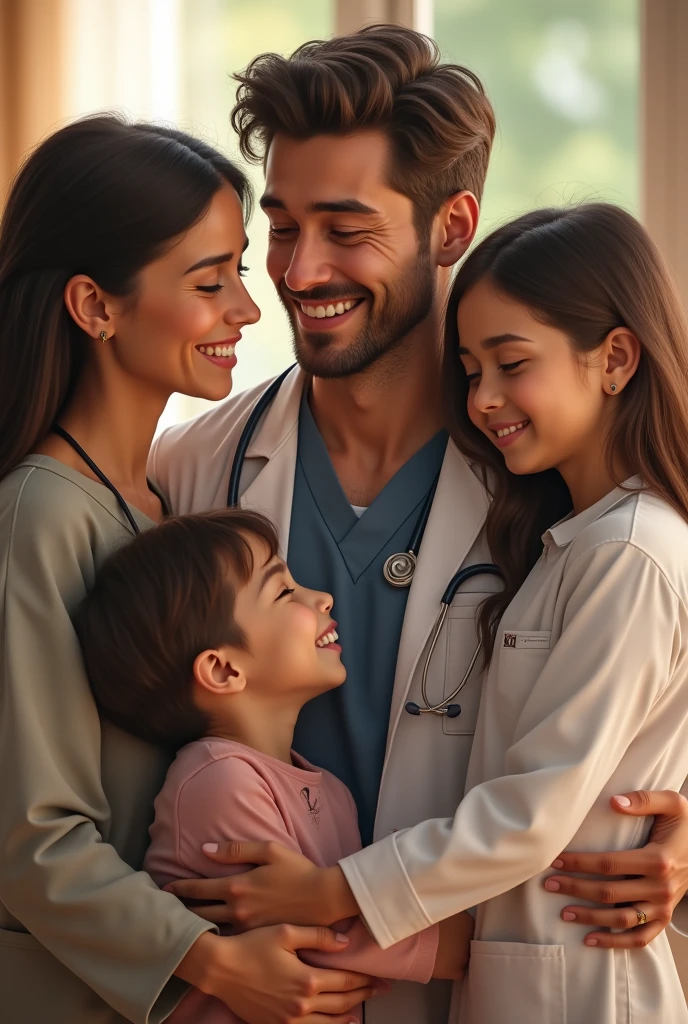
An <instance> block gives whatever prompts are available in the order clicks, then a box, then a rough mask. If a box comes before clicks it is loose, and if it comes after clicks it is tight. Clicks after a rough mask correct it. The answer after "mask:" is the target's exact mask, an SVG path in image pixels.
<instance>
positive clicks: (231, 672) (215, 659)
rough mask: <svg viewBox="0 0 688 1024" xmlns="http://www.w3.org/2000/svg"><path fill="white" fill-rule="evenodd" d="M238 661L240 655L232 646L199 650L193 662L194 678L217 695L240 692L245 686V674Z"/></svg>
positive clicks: (205, 688)
mask: <svg viewBox="0 0 688 1024" xmlns="http://www.w3.org/2000/svg"><path fill="white" fill-rule="evenodd" d="M240 662H241V657H240V655H239V654H238V652H237V651H236V649H235V648H233V647H218V648H216V649H214V650H207V651H201V653H200V654H199V655H197V657H196V659H195V661H194V663H193V674H194V680H195V681H196V684H197V685H198V686H201V687H202V688H203V689H204V690H206V691H207V692H208V693H211V694H214V695H215V696H218V697H221V696H223V695H225V694H231V693H241V691H242V690H244V689H245V687H246V675H245V672H244V670H243V668H242V666H241V664H240Z"/></svg>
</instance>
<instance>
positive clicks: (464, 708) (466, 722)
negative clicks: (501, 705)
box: [432, 594, 488, 736]
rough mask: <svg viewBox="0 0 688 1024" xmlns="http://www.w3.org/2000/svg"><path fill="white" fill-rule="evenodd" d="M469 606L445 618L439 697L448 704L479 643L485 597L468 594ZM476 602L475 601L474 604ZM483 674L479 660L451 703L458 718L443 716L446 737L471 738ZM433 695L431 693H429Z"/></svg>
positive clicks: (475, 720) (456, 610) (459, 607)
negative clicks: (458, 708)
mask: <svg viewBox="0 0 688 1024" xmlns="http://www.w3.org/2000/svg"><path fill="white" fill-rule="evenodd" d="M470 596H471V598H473V600H472V601H471V603H470V604H462V605H452V607H451V608H450V610H449V615H448V618H447V626H446V629H447V648H446V661H445V666H444V686H443V690H442V696H443V699H444V700H447V699H448V698H449V696H450V694H452V693H453V692H454V690H455V689H456V687H457V686H458V685H459V683H460V682H461V680H462V679H463V677H464V674H465V673H466V671H467V670H468V666H469V665H470V663H471V660H472V658H473V655H474V654H475V649H476V646H477V643H478V613H479V611H480V604H481V602H482V599H483V598H485V597H487V596H488V595H487V594H471V595H470ZM476 598H477V601H476ZM482 679H483V673H482V671H481V660H480V657H479V658H478V661H477V663H476V664H475V665H474V666H473V669H472V671H471V674H470V675H469V677H468V679H467V680H466V683H465V685H464V686H463V687H462V689H461V691H460V692H459V693H458V694H457V695H456V697H455V698H453V699H452V704H458V705H459V707H460V708H461V714H460V715H457V717H456V718H447V716H446V715H443V716H442V730H443V732H444V733H445V734H446V735H448V736H472V735H473V733H474V732H475V725H476V722H477V720H478V708H479V707H480V693H481V689H482ZM432 692H433V693H434V692H435V691H434V690H433V691H432Z"/></svg>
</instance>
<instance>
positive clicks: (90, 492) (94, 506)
mask: <svg viewBox="0 0 688 1024" xmlns="http://www.w3.org/2000/svg"><path fill="white" fill-rule="evenodd" d="M98 490H99V486H98V485H97V484H95V483H92V482H91V481H90V480H88V479H87V478H86V477H84V476H82V475H81V474H79V473H77V472H76V471H75V470H72V469H70V468H69V467H67V466H63V465H62V463H60V462H58V461H57V460H56V459H52V458H50V457H48V456H45V455H30V456H28V457H27V458H26V459H24V460H23V461H22V462H21V463H20V464H19V465H18V466H17V467H16V468H15V469H13V470H12V471H11V472H10V473H8V474H7V476H5V477H4V478H3V479H2V480H1V481H0V548H7V546H8V545H15V544H17V543H19V544H21V543H22V541H24V540H26V541H27V542H29V543H30V544H31V545H32V546H33V547H35V548H37V549H42V550H43V551H44V552H45V550H46V544H47V542H49V541H50V540H51V539H54V542H55V544H56V545H66V546H67V547H80V546H82V545H86V546H87V547H89V548H91V547H92V545H93V543H94V539H95V534H94V526H95V525H98V526H99V527H100V529H98V531H97V533H98V535H101V534H103V533H104V532H105V533H109V532H110V531H112V532H113V535H114V532H115V531H117V533H118V534H119V533H120V532H121V530H122V526H121V524H120V523H119V522H118V519H117V516H116V515H115V514H114V513H113V510H112V509H110V508H108V504H107V499H108V498H109V494H108V495H102V496H101V495H99V493H98Z"/></svg>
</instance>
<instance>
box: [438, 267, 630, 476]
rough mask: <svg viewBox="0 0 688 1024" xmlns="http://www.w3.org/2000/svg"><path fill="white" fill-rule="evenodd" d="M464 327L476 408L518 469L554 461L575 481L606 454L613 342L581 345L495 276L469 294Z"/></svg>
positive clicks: (475, 419)
mask: <svg viewBox="0 0 688 1024" xmlns="http://www.w3.org/2000/svg"><path fill="white" fill-rule="evenodd" d="M458 329H459V337H460V339H461V340H460V344H461V348H460V349H459V353H460V355H461V361H462V363H463V366H464V369H465V371H466V375H467V377H468V380H469V394H468V415H469V417H470V419H471V422H472V423H473V424H474V425H475V426H476V427H478V429H479V430H481V431H482V432H483V433H484V434H485V436H486V437H488V438H489V439H490V441H491V442H492V443H493V444H494V445H495V446H496V447H497V448H499V449H500V451H501V452H502V453H503V455H504V459H505V462H506V465H507V468H508V469H509V470H510V471H511V472H512V473H517V474H526V473H538V472H540V471H542V470H545V469H553V468H554V469H558V470H559V471H560V472H561V474H562V476H563V477H564V479H565V480H567V482H568V480H569V479H570V478H571V476H572V475H574V476H575V475H576V472H575V467H576V466H577V464H578V462H579V460H580V459H581V458H583V459H589V458H590V457H591V456H593V453H595V454H596V455H597V456H598V457H599V455H600V454H601V453H602V450H603V444H604V437H605V434H606V428H607V426H608V423H607V420H608V418H609V416H610V413H611V409H610V398H609V397H608V396H609V395H610V394H612V392H611V391H610V388H611V386H612V384H613V379H614V377H613V372H612V371H611V370H610V366H609V361H608V358H607V357H606V355H605V352H604V351H603V350H604V349H605V347H606V343H605V345H602V346H600V349H599V350H595V351H593V352H588V353H585V354H582V353H579V352H577V351H576V350H575V349H574V348H573V347H572V345H571V343H570V342H569V340H568V338H567V336H566V335H565V334H564V333H562V332H561V331H559V330H557V329H556V328H554V327H550V326H547V325H546V324H543V323H541V322H540V321H539V320H537V319H536V318H535V317H534V316H533V314H532V313H531V312H530V311H529V309H528V308H527V307H525V306H523V305H521V304H520V303H519V302H517V301H516V300H515V299H511V298H509V297H508V296H506V295H504V294H502V293H501V292H499V291H498V290H497V289H496V288H495V287H494V285H493V284H491V282H489V281H488V280H482V281H480V282H479V283H478V284H477V285H475V286H474V287H473V288H472V289H471V290H470V291H469V292H468V293H467V294H466V296H465V297H464V298H463V299H462V301H461V303H460V304H459V310H458Z"/></svg>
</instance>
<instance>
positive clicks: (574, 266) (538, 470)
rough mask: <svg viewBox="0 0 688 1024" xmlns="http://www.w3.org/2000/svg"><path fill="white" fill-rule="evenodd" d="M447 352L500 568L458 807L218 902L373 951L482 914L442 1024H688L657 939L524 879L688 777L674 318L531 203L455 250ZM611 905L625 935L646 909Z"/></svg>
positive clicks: (572, 220) (682, 396)
mask: <svg viewBox="0 0 688 1024" xmlns="http://www.w3.org/2000/svg"><path fill="white" fill-rule="evenodd" d="M445 358H446V364H445V376H446V382H447V387H448V388H449V392H450V403H451V406H452V410H453V414H454V428H453V433H454V436H455V438H456V441H457V444H458V445H459V446H460V447H461V448H462V450H463V452H464V454H466V455H467V456H468V457H469V458H470V459H471V460H472V461H473V463H474V465H475V468H476V470H477V471H478V472H480V473H481V474H482V475H483V476H484V479H485V482H486V484H487V485H488V487H489V489H490V491H491V493H492V496H493V501H492V505H491V508H490V511H489V517H488V539H489V542H490V546H491V551H492V554H493V556H494V559H495V561H496V562H497V563H498V564H500V565H501V567H502V570H503V572H504V577H505V586H504V590H503V592H502V593H501V594H498V595H495V596H494V597H492V598H489V599H488V600H487V602H486V603H485V605H484V607H483V608H482V611H481V615H480V622H479V627H480V633H481V636H482V639H483V644H484V652H485V657H486V660H487V662H488V663H489V668H488V671H487V677H486V682H485V684H484V691H483V697H482V702H481V709H480V715H479V720H478V725H477V730H476V736H475V741H474V745H473V751H472V758H471V766H470V769H469V780H468V787H467V793H466V796H465V798H464V800H463V801H462V803H461V804H460V805H459V808H458V810H457V812H456V815H455V817H454V818H453V819H444V820H441V819H436V820H432V821H426V822H423V823H422V824H420V825H417V826H416V827H414V828H411V829H407V830H406V831H405V832H400V833H398V834H396V835H393V836H389V837H387V838H386V839H383V840H381V841H380V842H378V843H375V844H373V845H372V846H370V847H368V848H367V849H365V850H362V851H361V852H359V853H356V854H354V855H352V856H350V857H348V858H346V859H345V860H343V861H342V862H341V864H340V866H338V867H335V868H329V869H320V870H314V869H313V867H312V865H311V866H310V867H306V866H305V865H303V864H298V865H297V864H296V863H295V861H293V860H292V864H291V867H290V873H291V878H290V879H289V880H288V886H287V883H286V882H284V879H285V878H286V875H287V869H286V865H285V866H284V868H283V869H281V877H282V879H283V883H282V888H283V890H284V891H283V898H282V899H278V898H276V891H275V890H276V888H277V886H276V885H275V886H273V887H272V890H271V891H268V886H267V882H264V883H263V885H262V891H260V892H259V891H258V887H259V875H260V871H261V870H263V871H264V872H268V871H273V872H274V871H276V869H275V868H270V867H267V868H265V869H258V871H257V872H254V878H250V877H247V878H246V880H244V877H243V876H242V877H241V878H239V879H237V880H234V882H233V888H234V895H235V898H236V905H237V906H241V909H242V912H243V918H242V919H243V920H246V919H249V920H254V921H255V920H258V921H259V922H260V921H262V922H263V923H264V922H265V920H266V919H267V920H269V917H267V916H266V915H265V913H264V912H258V911H256V912H252V913H248V910H249V905H250V904H251V901H253V903H254V905H255V906H256V907H258V906H259V905H261V906H262V904H263V903H264V901H265V900H266V899H267V898H268V897H269V898H270V899H271V901H272V903H271V906H272V909H273V910H274V912H275V913H276V914H280V915H282V914H284V913H285V911H286V910H287V909H288V906H297V907H301V908H305V909H304V912H302V913H301V915H300V917H299V918H298V920H307V921H316V920H318V921H322V922H323V923H325V922H327V921H332V920H337V919H338V918H342V917H344V916H346V915H347V914H352V913H356V912H357V911H358V912H359V913H361V914H362V915H363V917H364V918H365V920H366V923H367V924H368V926H369V928H370V930H371V931H372V933H373V935H374V936H375V938H376V939H377V940H378V942H379V943H380V944H381V945H382V946H383V947H384V946H387V945H390V944H392V943H394V942H397V941H399V940H401V939H403V938H405V937H406V936H407V935H408V934H410V933H411V932H412V931H414V930H420V929H421V928H423V927H427V925H428V924H429V923H432V922H436V921H438V920H441V919H443V918H444V917H445V916H447V915H449V914H455V913H456V912H458V911H460V910H462V909H464V908H466V907H469V906H470V905H471V904H473V903H479V904H480V906H479V907H478V911H477V920H476V941H474V942H473V943H472V949H471V960H470V966H469V971H468V983H467V984H466V985H465V988H464V992H463V996H462V999H461V1002H460V1003H459V998H458V993H457V998H456V1000H455V1002H454V1007H453V1011H452V1018H451V1019H452V1020H457V1021H459V1020H460V1024H486V1022H490V1024H492V1022H494V1024H522V1022H523V1021H525V1020H537V1021H538V1022H541V1024H589V1022H590V1021H595V1024H630V1022H631V1021H647V1020H661V1021H662V1024H679V1022H680V1024H685V1022H686V1021H688V1010H687V1009H686V1003H685V1000H684V997H683V994H682V992H681V988H680V985H679V981H678V977H677V974H676V970H675V967H674V963H673V958H672V955H671V951H670V949H669V945H668V941H667V939H666V936H665V935H664V934H661V935H659V937H658V938H657V939H656V940H655V941H654V942H653V944H652V946H646V943H647V941H648V939H647V937H646V933H645V936H644V937H641V939H640V941H639V948H637V949H635V950H633V951H632V952H628V951H626V950H615V949H609V950H607V949H605V950H600V949H592V948H589V946H588V945H586V940H585V933H586V928H585V927H584V925H583V924H582V923H579V924H578V925H576V923H575V922H574V923H573V924H570V923H567V922H568V921H569V920H570V918H571V916H572V915H571V912H570V911H564V907H565V902H564V900H563V899H562V900H561V909H562V918H564V920H556V919H554V918H553V917H552V915H551V914H550V913H548V909H547V907H548V905H549V904H548V903H546V901H547V900H549V899H550V897H549V896H548V895H547V894H546V892H545V891H544V886H543V882H544V880H545V878H546V877H547V874H548V868H549V867H550V865H551V864H552V862H553V860H554V859H555V858H556V857H557V856H558V855H559V853H560V851H561V850H563V849H565V848H569V849H572V850H581V849H583V850H585V849H588V850H600V851H603V850H609V849H624V848H633V847H636V846H639V845H641V844H642V843H643V842H644V840H645V839H646V836H647V830H648V827H649V825H648V824H646V823H645V821H644V819H634V818H630V817H629V818H626V817H621V816H619V815H617V814H615V813H613V811H612V810H611V808H610V806H609V799H610V797H611V796H612V795H613V794H617V793H624V792H626V791H629V790H633V789H638V788H645V789H657V788H663V787H666V788H671V789H674V790H676V789H679V788H680V787H681V785H682V784H683V782H684V780H685V778H686V775H687V774H688V483H687V481H688V327H687V325H686V321H685V318H684V315H683V312H682V309H681V304H680V302H679V300H678V298H677V295H676V292H675V290H674V286H673V284H672V282H671V279H670V276H669V273H668V271H667V269H666V267H665V266H664V263H663V262H662V260H661V258H660V256H659V254H658V252H657V250H656V249H655V247H654V246H653V244H652V242H651V241H650V239H649V237H648V236H647V234H646V232H645V231H644V230H643V228H642V227H641V226H640V225H639V224H638V223H637V222H636V221H635V220H634V219H633V218H632V217H630V216H629V215H628V214H626V213H624V212H623V211H622V210H619V209H616V208H615V207H612V206H607V205H602V204H596V205H590V206H582V207H579V208H577V209H572V210H541V211H538V212H535V213H530V214H528V215H526V216H524V217H521V218H520V219H519V220H517V221H515V222H514V223H513V224H509V225H507V226H506V227H503V228H501V229H500V230H498V231H497V232H495V233H494V234H493V235H491V236H490V237H489V238H487V239H486V240H485V241H484V242H483V243H482V244H481V245H479V246H478V247H477V249H476V250H475V251H474V252H473V254H472V255H471V256H470V257H469V258H468V259H467V260H466V262H465V264H464V265H463V267H462V269H461V271H460V272H459V274H458V276H457V279H456V282H455V285H454V288H453V291H452V295H451V300H450V303H449V312H448V319H447V333H446V357H445ZM562 517H564V518H562ZM557 520H560V521H559V522H557ZM543 534H544V549H543V543H542V536H543ZM247 852H248V851H246V850H243V851H242V855H243V856H245V855H246V853H247ZM291 856H292V857H293V855H291ZM554 866H555V867H557V866H560V865H558V864H556V863H555V864H554ZM299 871H300V872H301V875H302V882H299V881H298V880H297V879H298V874H299ZM262 877H263V878H264V879H266V880H267V878H268V875H267V874H264V875H263V876H262ZM274 878H275V879H276V878H277V875H274ZM244 886H246V887H247V888H246V896H245V897H244V895H243V892H244V890H243V887H244ZM287 888H288V892H287ZM554 898H555V899H556V897H554ZM242 900H243V903H242ZM316 907H318V908H320V909H319V910H318V911H317V912H316V910H315V908H316ZM306 913H307V914H308V916H306ZM607 913H608V924H609V926H610V927H629V926H631V925H632V924H633V923H637V924H639V925H642V924H643V923H644V922H645V921H646V920H648V919H649V918H648V915H651V907H650V904H644V903H642V902H639V903H636V904H634V905H631V906H629V907H628V908H626V909H625V910H622V911H619V910H618V909H610V910H609V911H608V912H607ZM414 922H415V928H414ZM587 942H589V943H590V944H591V945H592V944H594V942H595V939H594V938H591V939H588V940H587Z"/></svg>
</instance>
